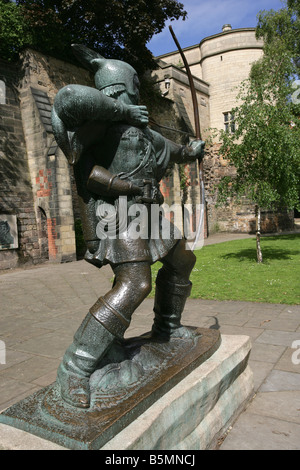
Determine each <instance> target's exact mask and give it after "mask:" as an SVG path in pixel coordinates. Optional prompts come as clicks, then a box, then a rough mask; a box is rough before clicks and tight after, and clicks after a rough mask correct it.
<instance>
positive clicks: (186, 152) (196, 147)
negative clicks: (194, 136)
mask: <svg viewBox="0 0 300 470" xmlns="http://www.w3.org/2000/svg"><path fill="white" fill-rule="evenodd" d="M166 140H167V142H168V145H169V148H170V161H171V162H174V163H188V162H191V161H193V160H195V159H198V160H202V158H203V156H204V145H205V143H204V142H203V141H202V140H194V141H193V142H191V143H190V144H188V145H179V144H176V143H175V142H172V141H171V140H168V139H166Z"/></svg>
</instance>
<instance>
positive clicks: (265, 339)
mask: <svg viewBox="0 0 300 470" xmlns="http://www.w3.org/2000/svg"><path fill="white" fill-rule="evenodd" d="M244 237H245V235H236V236H234V237H233V236H232V235H231V236H230V238H231V239H232V238H244ZM226 239H229V237H228V236H227V237H226V236H224V235H223V236H222V235H216V236H215V237H210V238H209V240H207V241H206V243H207V244H208V243H213V242H221V241H224V240H226ZM111 279H112V272H111V270H110V268H109V267H106V268H103V269H101V270H100V271H99V270H97V269H96V268H94V267H93V266H91V265H89V264H88V263H86V262H84V261H77V262H73V263H67V264H60V265H53V264H48V265H43V266H39V267H35V268H32V269H26V270H14V271H12V272H7V273H4V274H1V275H0V297H1V306H0V312H1V313H0V340H2V343H1V342H0V410H3V409H5V408H7V407H8V406H10V405H12V404H13V403H16V402H17V401H19V400H21V399H22V398H24V397H25V396H27V395H29V394H31V393H33V392H35V391H37V390H38V389H40V388H42V387H45V386H46V385H48V384H50V383H52V382H53V381H54V380H55V377H56V370H57V367H58V364H59V362H60V358H61V356H62V355H63V353H64V351H65V349H66V348H67V346H68V345H69V344H70V342H71V341H72V337H73V334H74V332H75V331H76V329H77V327H78V325H79V324H80V322H81V320H82V319H83V317H84V316H85V314H86V313H87V311H88V309H89V307H90V306H91V305H92V304H93V302H94V301H96V299H97V298H98V297H99V295H102V294H104V293H105V292H106V291H107V290H108V289H109V288H110V286H111ZM152 304H153V300H152V299H146V301H145V302H144V303H143V304H142V305H141V307H140V308H139V309H138V310H137V312H136V313H135V315H134V318H133V321H132V324H131V326H130V328H129V330H128V332H127V335H128V336H129V335H138V334H141V333H144V332H145V331H147V330H148V329H149V328H150V327H151V324H152ZM183 323H185V324H190V325H195V326H199V327H215V328H220V331H221V333H223V334H232V335H248V336H250V337H251V339H252V344H253V348H252V352H251V356H250V365H251V367H252V370H253V373H254V382H255V395H254V397H253V400H252V401H251V402H250V403H249V405H248V407H247V408H246V410H245V411H244V412H243V413H242V414H241V415H240V416H239V418H238V419H237V421H236V422H235V423H234V425H233V426H232V428H231V429H229V430H228V433H226V435H225V436H224V440H222V441H220V449H222V450H226V449H233V450H238V449H239V450H240V449H241V450H242V449H251V450H254V449H284V450H296V449H300V364H296V363H297V362H299V361H300V305H277V304H256V303H250V302H236V301H226V302H217V301H208V300H194V299H189V300H188V302H187V305H186V309H185V313H184V317H183ZM296 342H298V343H296ZM4 346H5V349H4ZM293 347H294V349H293ZM296 347H297V349H295V348H296ZM1 362H5V364H2V363H1ZM0 436H1V433H0ZM11 445H12V447H13V445H14V443H11ZM1 446H2V448H7V442H6V443H5V442H4V443H3V442H1V440H0V449H1ZM17 447H18V446H17Z"/></svg>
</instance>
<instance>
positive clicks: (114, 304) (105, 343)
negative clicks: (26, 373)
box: [57, 262, 151, 408]
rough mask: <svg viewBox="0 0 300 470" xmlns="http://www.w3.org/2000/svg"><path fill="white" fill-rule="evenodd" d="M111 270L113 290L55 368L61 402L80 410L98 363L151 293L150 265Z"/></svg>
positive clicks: (92, 312)
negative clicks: (113, 276)
mask: <svg viewBox="0 0 300 470" xmlns="http://www.w3.org/2000/svg"><path fill="white" fill-rule="evenodd" d="M113 270H114V274H115V282H114V285H113V288H112V289H111V290H110V291H109V292H108V293H107V294H105V295H104V296H103V297H100V299H99V300H98V301H97V302H96V303H95V305H94V306H93V307H92V308H91V309H90V311H89V313H88V314H87V316H86V318H85V319H84V321H83V323H82V324H81V326H80V327H79V329H78V331H77V332H76V333H75V336H74V341H73V343H72V344H71V345H70V346H69V348H68V349H67V351H66V353H65V355H64V357H63V360H62V362H61V364H60V366H59V368H58V374H57V381H58V384H59V385H60V389H61V396H62V398H63V399H64V400H65V401H66V402H68V403H70V404H71V405H73V406H77V407H80V408H87V407H89V404H90V389H89V378H90V376H91V374H92V373H93V372H94V371H95V369H96V367H97V364H98V362H99V361H100V359H101V358H102V357H103V356H104V354H105V353H106V352H107V350H108V349H109V347H110V346H111V345H112V343H113V341H114V339H115V338H123V336H124V333H125V331H126V329H127V327H128V326H129V324H130V319H131V316H132V314H133V312H134V311H135V309H136V308H137V307H138V306H139V305H140V303H141V302H142V301H143V300H144V299H145V297H146V296H147V295H148V294H149V292H150V290H151V269H150V265H149V263H144V262H139V263H124V264H120V265H118V266H115V267H114V268H113Z"/></svg>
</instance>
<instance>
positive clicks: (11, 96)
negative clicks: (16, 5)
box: [0, 60, 41, 269]
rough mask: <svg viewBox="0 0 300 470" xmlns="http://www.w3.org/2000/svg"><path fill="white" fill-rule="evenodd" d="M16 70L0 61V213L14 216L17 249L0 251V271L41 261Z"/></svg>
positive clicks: (18, 78)
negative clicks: (1, 90)
mask: <svg viewBox="0 0 300 470" xmlns="http://www.w3.org/2000/svg"><path fill="white" fill-rule="evenodd" d="M20 79H21V75H20V70H19V68H18V67H16V66H14V65H11V64H8V63H6V62H4V61H2V60H0V80H2V81H3V82H4V85H3V86H4V87H5V102H4V103H2V104H0V181H1V188H0V213H1V214H14V215H16V216H17V224H18V242H19V248H18V249H16V250H1V251H0V268H2V269H8V268H13V267H16V266H18V265H19V264H22V263H38V262H40V261H41V253H40V245H39V238H38V226H37V221H36V214H35V210H34V198H33V193H32V185H31V179H30V173H29V168H28V161H27V151H26V145H25V138H24V133H23V125H22V117H21V110H20V101H19V93H18V83H19V80H20Z"/></svg>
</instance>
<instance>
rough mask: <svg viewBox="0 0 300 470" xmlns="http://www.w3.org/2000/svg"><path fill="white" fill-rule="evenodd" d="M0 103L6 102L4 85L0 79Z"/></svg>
mask: <svg viewBox="0 0 300 470" xmlns="http://www.w3.org/2000/svg"><path fill="white" fill-rule="evenodd" d="M0 104H6V86H5V83H4V81H3V80H0Z"/></svg>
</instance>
